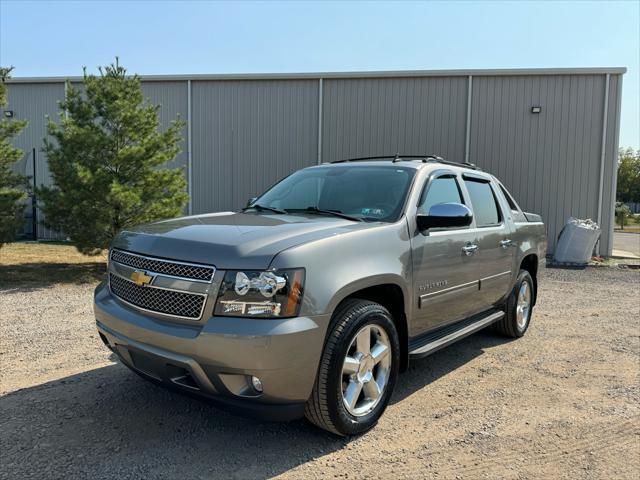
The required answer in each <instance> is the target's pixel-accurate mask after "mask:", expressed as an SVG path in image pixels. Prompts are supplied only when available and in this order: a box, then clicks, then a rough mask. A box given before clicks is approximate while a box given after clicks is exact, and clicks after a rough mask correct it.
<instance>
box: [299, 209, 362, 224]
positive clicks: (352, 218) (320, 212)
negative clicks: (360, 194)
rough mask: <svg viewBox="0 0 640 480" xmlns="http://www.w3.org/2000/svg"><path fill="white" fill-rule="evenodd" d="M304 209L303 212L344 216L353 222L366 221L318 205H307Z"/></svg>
mask: <svg viewBox="0 0 640 480" xmlns="http://www.w3.org/2000/svg"><path fill="white" fill-rule="evenodd" d="M302 211H303V212H309V213H317V214H320V215H332V216H334V217H340V218H344V219H347V220H351V221H353V222H364V220H363V219H361V218H358V217H353V216H351V215H347V214H346V213H342V212H341V211H340V210H323V209H321V208H318V207H307V208H305V209H304V210H302Z"/></svg>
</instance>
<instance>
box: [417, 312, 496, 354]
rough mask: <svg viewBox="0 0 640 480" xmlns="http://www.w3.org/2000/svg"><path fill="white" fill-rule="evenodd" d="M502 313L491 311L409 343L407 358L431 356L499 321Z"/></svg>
mask: <svg viewBox="0 0 640 480" xmlns="http://www.w3.org/2000/svg"><path fill="white" fill-rule="evenodd" d="M503 317H504V312H503V311H501V310H492V311H490V312H488V313H485V314H482V315H480V316H479V317H478V316H474V317H471V318H470V319H467V320H463V321H462V322H458V323H455V324H453V325H449V326H447V327H444V328H442V329H440V330H436V331H435V332H432V333H429V334H427V335H426V336H424V337H422V338H421V339H418V340H417V341H413V342H410V343H409V357H410V358H422V357H426V356H427V355H431V354H432V353H433V352H436V351H438V350H440V349H441V348H444V347H447V346H449V345H451V344H452V343H454V342H457V341H458V340H461V339H463V338H464V337H468V336H469V335H471V334H473V333H475V332H477V331H478V330H482V329H483V328H485V327H488V326H489V325H491V324H492V323H495V322H497V321H499V320H501V319H502V318H503Z"/></svg>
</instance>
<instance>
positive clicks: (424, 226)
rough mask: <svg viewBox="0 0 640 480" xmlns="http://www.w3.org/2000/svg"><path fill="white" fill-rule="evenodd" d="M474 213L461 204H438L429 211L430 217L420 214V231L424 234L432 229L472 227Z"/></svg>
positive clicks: (418, 221) (418, 217) (418, 222)
mask: <svg viewBox="0 0 640 480" xmlns="http://www.w3.org/2000/svg"><path fill="white" fill-rule="evenodd" d="M472 220H473V213H472V212H471V210H470V209H469V208H468V207H467V206H466V205H462V204H461V203H437V204H435V205H433V206H432V207H431V208H430V209H429V214H428V215H421V214H418V216H417V218H416V221H417V224H418V229H419V230H420V231H421V232H423V231H425V230H428V229H430V228H463V227H468V226H469V225H471V221H472Z"/></svg>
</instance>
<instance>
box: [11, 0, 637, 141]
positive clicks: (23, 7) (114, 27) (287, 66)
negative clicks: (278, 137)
mask: <svg viewBox="0 0 640 480" xmlns="http://www.w3.org/2000/svg"><path fill="white" fill-rule="evenodd" d="M116 55H117V56H119V57H120V59H121V63H122V64H124V65H125V66H126V67H127V68H128V69H129V71H130V72H131V73H139V74H176V73H258V72H310V71H316V72H317V71H344V70H403V69H441V68H443V69H458V68H517V67H612V66H616V67H618V66H623V67H627V68H628V73H627V74H626V75H625V77H624V85H623V91H624V94H623V105H622V126H621V132H620V145H621V146H633V147H635V148H640V105H639V104H640V75H639V71H638V70H639V69H640V1H638V0H630V1H622V2H584V3H583V2H577V1H572V2H515V1H514V2H464V1H457V2H453V1H452V2H410V3H399V2H375V3H369V2H351V3H342V2H340V3H339V2H325V3H315V2H234V3H227V2H208V1H182V2H180V1H151V0H149V1H138V2H125V1H55V0H48V1H28V0H26V1H25V0H20V1H19V0H0V64H2V65H3V66H4V65H14V66H15V67H16V69H15V72H14V76H20V77H23V76H71V75H80V74H81V73H82V66H87V67H89V69H90V70H94V69H95V67H97V66H98V65H103V64H107V63H110V62H111V61H113V59H114V57H115V56H116Z"/></svg>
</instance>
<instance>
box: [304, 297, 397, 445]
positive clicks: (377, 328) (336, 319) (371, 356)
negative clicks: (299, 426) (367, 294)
mask: <svg viewBox="0 0 640 480" xmlns="http://www.w3.org/2000/svg"><path fill="white" fill-rule="evenodd" d="M330 329H331V330H330V333H329V335H328V338H327V341H326V344H325V348H324V351H323V354H322V359H321V361H320V367H319V370H318V374H317V377H316V382H315V384H314V388H313V392H312V394H311V397H310V398H309V400H308V401H307V405H306V408H305V416H306V417H307V419H308V420H309V421H310V422H311V423H313V424H314V425H316V426H318V427H320V428H322V429H325V430H328V431H330V432H332V433H335V434H338V435H357V434H360V433H363V432H366V431H367V430H369V429H370V428H371V427H373V426H374V425H375V424H376V423H377V422H378V419H379V418H380V416H381V415H382V413H383V412H384V410H385V409H386V408H387V405H388V403H389V399H390V398H391V394H392V392H393V387H394V386H395V382H396V379H397V377H398V368H399V365H400V341H399V338H398V332H397V330H396V327H395V325H394V323H393V319H392V317H391V314H390V313H389V311H388V310H387V309H386V308H384V307H383V306H382V305H380V304H378V303H375V302H371V301H367V300H359V299H350V300H347V301H345V302H344V303H343V304H342V305H341V306H340V307H339V308H338V309H337V310H336V312H335V314H334V315H333V318H332V321H331V326H330Z"/></svg>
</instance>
